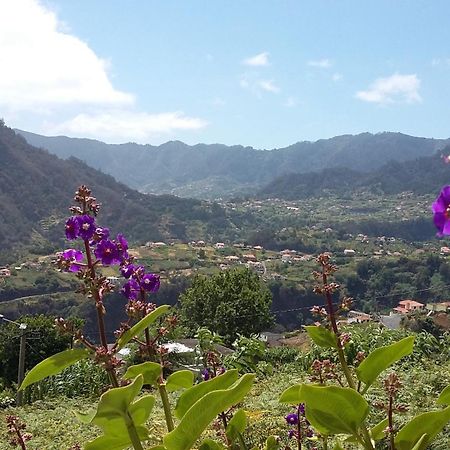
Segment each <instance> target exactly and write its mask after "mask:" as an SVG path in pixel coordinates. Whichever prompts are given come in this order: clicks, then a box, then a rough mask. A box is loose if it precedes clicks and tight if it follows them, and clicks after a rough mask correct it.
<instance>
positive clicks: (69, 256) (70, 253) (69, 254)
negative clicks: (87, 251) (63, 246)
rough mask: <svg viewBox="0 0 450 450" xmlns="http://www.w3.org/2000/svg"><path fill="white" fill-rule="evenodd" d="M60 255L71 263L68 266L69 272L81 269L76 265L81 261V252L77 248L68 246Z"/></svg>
mask: <svg viewBox="0 0 450 450" xmlns="http://www.w3.org/2000/svg"><path fill="white" fill-rule="evenodd" d="M62 257H63V258H64V259H65V260H66V261H67V262H70V263H72V264H71V265H70V266H69V271H70V272H78V271H79V270H80V269H81V266H80V265H78V264H77V263H79V262H80V261H83V253H82V252H80V251H79V250H75V249H73V248H69V249H68V250H65V251H64V252H63V254H62Z"/></svg>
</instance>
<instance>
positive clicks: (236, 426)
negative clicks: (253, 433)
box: [225, 409, 247, 442]
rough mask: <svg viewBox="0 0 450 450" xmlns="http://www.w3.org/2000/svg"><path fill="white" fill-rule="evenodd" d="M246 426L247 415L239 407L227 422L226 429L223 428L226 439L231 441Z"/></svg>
mask: <svg viewBox="0 0 450 450" xmlns="http://www.w3.org/2000/svg"><path fill="white" fill-rule="evenodd" d="M246 426H247V416H246V415H245V411H244V410H243V409H240V410H238V411H236V412H235V413H234V415H233V417H232V419H231V420H230V421H229V422H228V425H227V429H226V430H225V432H226V435H227V437H228V439H230V441H231V442H233V441H235V440H236V439H238V438H239V434H242V433H243V432H244V431H245V427H246Z"/></svg>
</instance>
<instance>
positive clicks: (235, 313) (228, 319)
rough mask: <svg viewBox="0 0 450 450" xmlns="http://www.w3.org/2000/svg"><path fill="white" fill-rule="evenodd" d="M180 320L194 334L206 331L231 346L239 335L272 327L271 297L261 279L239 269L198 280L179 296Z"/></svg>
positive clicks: (250, 272)
mask: <svg viewBox="0 0 450 450" xmlns="http://www.w3.org/2000/svg"><path fill="white" fill-rule="evenodd" d="M180 302H181V320H182V322H183V324H184V325H185V326H186V327H187V328H188V329H189V330H190V332H192V333H194V332H195V331H196V330H197V328H199V327H207V328H209V329H210V330H211V331H214V332H216V333H218V334H220V335H221V336H223V338H224V341H225V342H226V343H228V344H230V343H232V342H233V341H234V340H235V339H236V337H237V335H238V334H241V335H243V336H250V335H251V334H255V333H259V332H261V331H262V330H264V329H265V328H266V327H269V326H270V325H272V324H273V317H272V315H271V314H270V306H271V304H272V295H271V293H270V291H269V289H268V288H267V286H266V285H265V284H263V283H262V282H261V280H260V279H259V277H258V275H257V274H256V273H254V272H253V271H251V270H249V269H242V268H237V269H233V270H227V271H225V272H221V273H218V274H216V275H212V276H210V277H203V276H197V277H196V278H195V279H194V281H193V283H192V287H191V288H189V289H187V290H186V292H185V293H184V294H182V295H181V296H180Z"/></svg>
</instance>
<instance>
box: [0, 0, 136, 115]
mask: <svg viewBox="0 0 450 450" xmlns="http://www.w3.org/2000/svg"><path fill="white" fill-rule="evenodd" d="M64 30H66V27H65V26H64V24H62V23H61V22H60V21H59V20H58V19H57V17H56V15H55V14H54V13H53V12H52V11H50V10H49V9H47V8H46V7H44V6H43V5H42V4H41V3H40V2H39V1H37V0H14V1H7V2H3V3H2V11H1V14H0V67H1V70H0V105H1V106H3V107H7V108H10V109H12V110H33V109H35V108H41V109H46V108H48V107H52V106H53V105H61V104H69V103H78V104H96V105H99V104H100V105H101V104H103V105H114V106H117V105H129V104H132V103H133V101H134V97H133V95H131V94H129V93H126V92H123V91H121V90H118V89H116V88H114V87H113V85H112V83H111V81H110V79H109V77H108V74H107V67H108V65H109V63H108V62H107V61H105V60H103V59H101V58H99V57H98V56H97V55H96V54H95V53H94V51H93V50H92V49H91V48H90V47H89V46H88V45H87V44H86V43H85V42H83V41H82V40H80V39H79V38H77V37H76V36H73V35H71V34H68V33H67V32H66V31H64Z"/></svg>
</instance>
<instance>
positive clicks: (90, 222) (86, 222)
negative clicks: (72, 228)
mask: <svg viewBox="0 0 450 450" xmlns="http://www.w3.org/2000/svg"><path fill="white" fill-rule="evenodd" d="M77 220H78V225H79V227H80V231H79V236H80V237H81V239H83V240H85V241H88V240H89V239H92V236H94V233H95V229H96V226H95V220H94V218H93V217H91V216H88V215H87V214H85V215H84V216H78V217H77Z"/></svg>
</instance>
